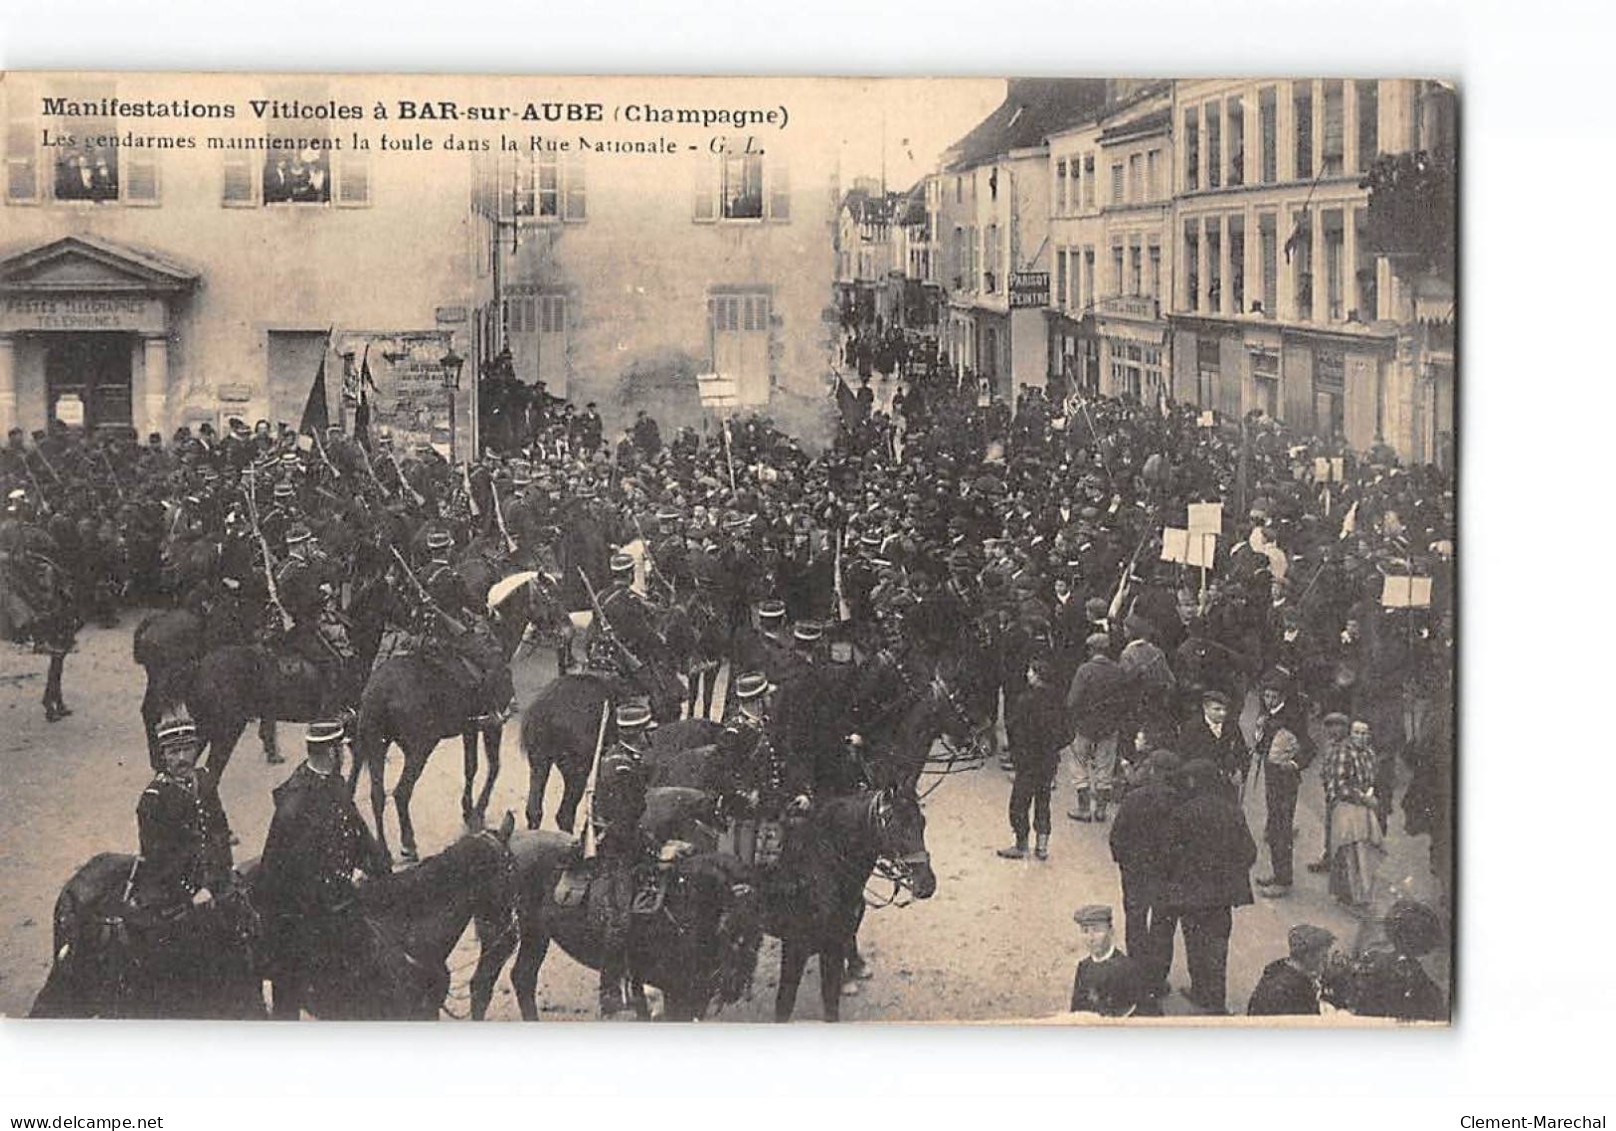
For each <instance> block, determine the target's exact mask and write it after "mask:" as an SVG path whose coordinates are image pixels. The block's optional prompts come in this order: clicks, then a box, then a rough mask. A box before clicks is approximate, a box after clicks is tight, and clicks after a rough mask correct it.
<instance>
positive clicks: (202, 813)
mask: <svg viewBox="0 0 1616 1131" xmlns="http://www.w3.org/2000/svg"><path fill="white" fill-rule="evenodd" d="M201 750H202V742H201V739H200V738H199V737H198V736H197V732H196V725H195V724H194V723H192V722H191V721H190V720H189V719H172V720H169V721H167V722H164V723H162V724H161V725H159V726H158V728H157V757H158V759H159V761H160V767H159V768H158V770H157V774H156V776H155V777H153V778H152V780H151V784H150V785H148V786H147V787H146V789H145V791H144V792H142V793H141V795H140V801H139V803H138V804H137V805H136V807H135V823H136V826H137V827H138V829H139V831H140V860H139V862H138V863H137V865H136V867H135V876H134V883H133V885H132V886H131V890H130V897H131V899H132V900H133V901H134V903H135V905H136V906H137V907H141V908H145V909H149V910H151V911H153V912H158V913H161V912H164V911H169V910H171V909H180V908H185V907H188V906H192V905H194V906H202V905H204V904H207V903H211V902H212V901H213V899H214V897H215V896H216V895H218V894H219V893H220V892H221V891H222V890H223V889H224V887H225V885H226V884H228V883H229V882H230V867H231V861H230V839H229V828H228V826H227V824H226V822H225V816H224V810H223V808H222V807H221V806H220V804H219V794H218V789H217V787H216V784H215V783H214V782H213V781H212V779H211V776H210V775H209V774H208V773H207V771H205V770H201V771H199V770H198V769H197V768H196V757H197V755H198V754H199V753H200V752H201Z"/></svg>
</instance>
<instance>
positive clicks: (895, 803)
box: [870, 789, 937, 899]
mask: <svg viewBox="0 0 1616 1131" xmlns="http://www.w3.org/2000/svg"><path fill="white" fill-rule="evenodd" d="M870 816H871V821H872V823H873V825H874V826H875V831H876V835H877V838H878V844H879V845H880V851H881V864H882V865H883V868H882V870H883V871H885V872H887V873H888V875H889V878H891V879H892V880H894V881H895V882H896V883H898V884H900V885H901V886H903V887H907V888H909V889H910V890H911V891H913V892H914V893H915V898H916V899H930V898H931V897H932V895H933V894H934V893H935V892H936V891H937V873H935V872H933V871H932V867H931V853H930V852H928V851H927V850H926V815H925V813H923V812H922V811H921V809H920V801H919V799H918V798H917V797H916V796H915V795H914V794H913V793H912V792H909V791H906V790H901V789H883V790H880V791H879V792H877V793H876V794H875V795H874V796H873V797H872V798H871V801H870Z"/></svg>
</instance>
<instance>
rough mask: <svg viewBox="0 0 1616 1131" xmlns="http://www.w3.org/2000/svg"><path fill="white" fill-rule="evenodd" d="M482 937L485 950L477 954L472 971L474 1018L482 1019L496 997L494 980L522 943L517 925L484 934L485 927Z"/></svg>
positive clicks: (475, 1019) (482, 945)
mask: <svg viewBox="0 0 1616 1131" xmlns="http://www.w3.org/2000/svg"><path fill="white" fill-rule="evenodd" d="M478 939H479V940H480V942H481V947H482V949H481V950H480V951H479V953H478V955H477V968H476V969H475V970H473V971H472V974H471V1018H472V1020H473V1021H481V1020H482V1019H483V1018H485V1017H487V1016H488V1003H489V1002H490V1001H492V1000H493V997H494V983H495V982H496V981H497V980H498V979H499V972H500V971H501V970H503V969H504V968H505V963H507V962H509V961H510V958H511V955H512V954H513V953H515V951H516V947H517V945H518V943H519V942H520V938H519V936H518V934H517V930H516V924H515V923H512V924H510V926H508V927H502V928H499V929H498V930H497V931H494V933H492V934H484V933H482V931H481V929H479V932H478Z"/></svg>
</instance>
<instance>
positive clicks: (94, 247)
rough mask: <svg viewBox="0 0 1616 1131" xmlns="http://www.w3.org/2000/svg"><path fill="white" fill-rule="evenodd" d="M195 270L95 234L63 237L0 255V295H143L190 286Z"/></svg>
mask: <svg viewBox="0 0 1616 1131" xmlns="http://www.w3.org/2000/svg"><path fill="white" fill-rule="evenodd" d="M197 278H198V276H197V273H196V272H195V271H191V270H189V269H187V268H185V267H182V266H180V265H179V264H177V263H174V262H172V261H170V260H168V259H165V258H163V257H162V256H160V255H157V254H155V253H153V252H150V251H146V250H143V249H140V248H134V247H130V246H128V245H127V244H121V243H114V242H113V241H111V240H106V239H101V238H100V237H97V236H64V237H62V238H61V239H59V240H53V241H51V242H50V243H48V244H43V245H40V246H37V247H32V248H26V249H24V250H22V251H17V252H12V253H10V254H8V255H6V256H5V258H3V259H0V294H20V293H28V294H63V293H68V292H72V293H78V294H146V295H166V294H176V293H179V292H181V291H186V290H189V289H190V288H192V287H194V286H195V285H196V281H197Z"/></svg>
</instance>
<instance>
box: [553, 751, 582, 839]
mask: <svg viewBox="0 0 1616 1131" xmlns="http://www.w3.org/2000/svg"><path fill="white" fill-rule="evenodd" d="M567 769H568V767H566V766H565V765H563V766H562V767H561V805H560V807H559V808H558V809H557V810H556V824H557V825H559V826H560V827H561V829H562V831H563V832H569V833H570V832H572V830H573V826H574V825H576V824H577V823H578V805H579V803H580V802H582V801H583V799H584V786H585V785H587V784H588V781H587V780H586V779H585V778H584V776H583V775H582V774H579V773H577V772H573V773H570V774H569V773H568V772H567Z"/></svg>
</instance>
